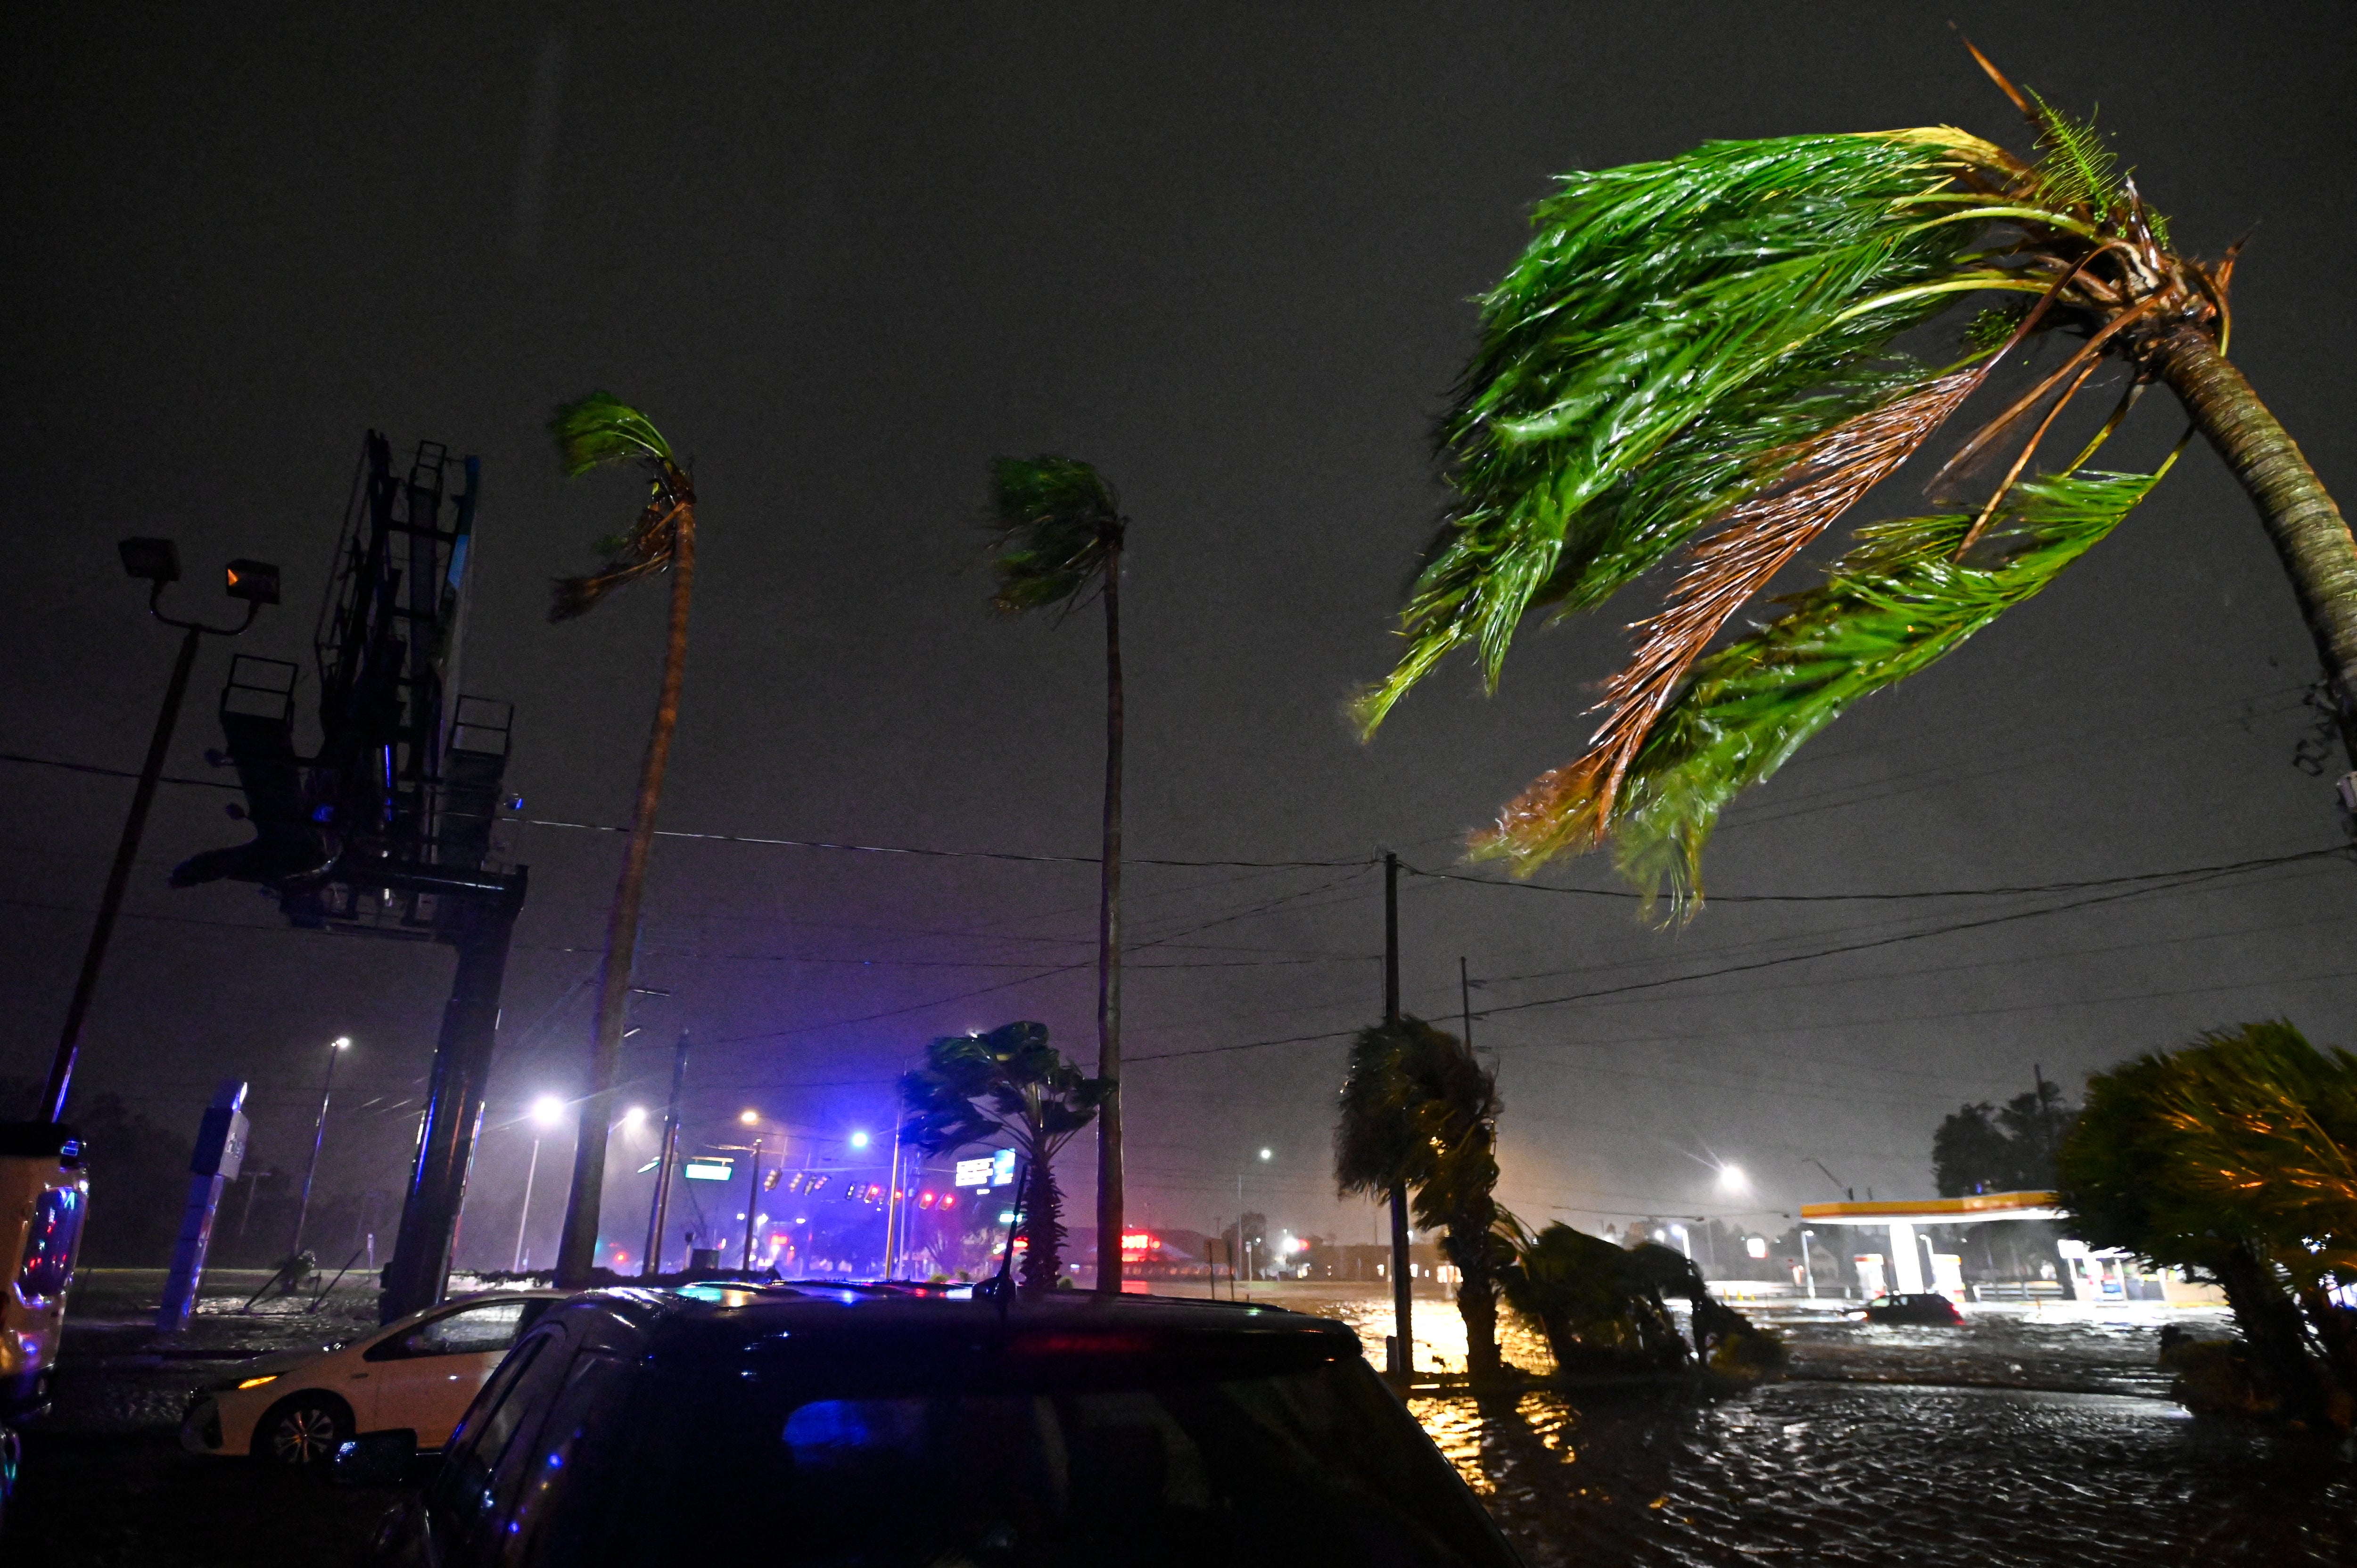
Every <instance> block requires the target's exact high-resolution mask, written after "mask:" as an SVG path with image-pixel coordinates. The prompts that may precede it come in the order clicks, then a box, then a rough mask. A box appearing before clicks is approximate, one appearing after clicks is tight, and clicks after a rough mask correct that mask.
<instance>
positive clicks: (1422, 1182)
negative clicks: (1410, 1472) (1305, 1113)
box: [1334, 1018, 1513, 1379]
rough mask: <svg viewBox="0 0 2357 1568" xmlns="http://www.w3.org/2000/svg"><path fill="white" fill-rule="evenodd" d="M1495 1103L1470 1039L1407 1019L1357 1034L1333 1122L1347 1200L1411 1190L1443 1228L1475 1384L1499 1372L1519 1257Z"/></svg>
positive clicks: (1418, 1208)
mask: <svg viewBox="0 0 2357 1568" xmlns="http://www.w3.org/2000/svg"><path fill="white" fill-rule="evenodd" d="M1499 1109H1500V1107H1499V1102H1498V1078H1497V1075H1496V1074H1495V1073H1493V1072H1491V1070H1490V1069H1487V1068H1485V1067H1483V1066H1482V1065H1481V1063H1480V1058H1477V1057H1475V1056H1474V1054H1473V1052H1472V1050H1471V1049H1470V1048H1469V1047H1467V1045H1466V1044H1465V1042H1464V1041H1462V1040H1460V1039H1458V1037H1457V1036H1454V1035H1451V1034H1448V1033H1445V1032H1444V1031H1442V1030H1439V1029H1436V1028H1434V1027H1433V1026H1431V1025H1429V1024H1427V1023H1426V1022H1424V1021H1423V1020H1422V1019H1420V1018H1402V1019H1401V1020H1399V1022H1397V1023H1395V1024H1384V1025H1380V1026H1376V1027H1373V1028H1369V1029H1362V1030H1361V1031H1360V1032H1359V1036H1358V1038H1357V1039H1356V1040H1355V1041H1354V1042H1352V1044H1351V1066H1350V1070H1349V1072H1348V1074H1347V1075H1346V1076H1345V1078H1344V1079H1343V1082H1342V1091H1341V1106H1340V1114H1339V1116H1338V1117H1337V1118H1336V1121H1335V1124H1334V1182H1335V1186H1336V1187H1337V1188H1338V1189H1339V1190H1340V1192H1341V1194H1342V1196H1344V1197H1351V1196H1353V1195H1367V1194H1381V1195H1383V1196H1385V1197H1394V1195H1397V1194H1400V1193H1403V1192H1408V1191H1413V1193H1414V1195H1415V1219H1416V1223H1417V1224H1418V1225H1420V1226H1422V1227H1423V1228H1424V1229H1426V1230H1438V1231H1440V1232H1441V1243H1440V1246H1441V1251H1442V1252H1443V1253H1445V1254H1446V1255H1447V1257H1448V1261H1449V1262H1451V1263H1453V1264H1455V1265H1456V1266H1457V1270H1458V1287H1457V1310H1458V1315H1459V1316H1462V1317H1463V1318H1464V1319H1465V1344H1466V1354H1465V1363H1466V1371H1467V1372H1468V1374H1469V1375H1470V1376H1472V1377H1474V1378H1477V1379H1486V1378H1491V1377H1494V1376H1495V1375H1496V1374H1497V1372H1498V1371H1499V1369H1500V1362H1499V1357H1498V1282H1499V1274H1500V1272H1501V1270H1502V1269H1503V1268H1504V1267H1505V1265H1506V1264H1507V1262H1509V1261H1510V1260H1511V1258H1512V1247H1511V1246H1510V1244H1509V1241H1508V1236H1509V1234H1510V1233H1511V1232H1512V1228H1513V1223H1512V1217H1511V1216H1509V1215H1507V1214H1506V1213H1505V1211H1504V1210H1503V1209H1501V1208H1499V1207H1498V1203H1497V1198H1496V1196H1495V1195H1496V1191H1497V1186H1498V1154H1497V1143H1498V1112H1499ZM1394 1200H1395V1201H1396V1199H1395V1198H1394Z"/></svg>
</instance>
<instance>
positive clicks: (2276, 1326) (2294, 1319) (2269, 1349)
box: [2210, 1241, 2324, 1423]
mask: <svg viewBox="0 0 2357 1568" xmlns="http://www.w3.org/2000/svg"><path fill="white" fill-rule="evenodd" d="M2210 1272H2211V1273H2213V1274H2215V1275H2216V1276H2217V1277H2218V1284H2219V1288H2220V1289H2222V1290H2223V1291H2224V1292H2225V1293H2226V1305H2227V1306H2228V1308H2229V1309H2230V1310H2231V1311H2232V1312H2233V1315H2234V1326H2235V1328H2236V1329H2237V1330H2239V1331H2240V1332H2241V1334H2242V1336H2243V1348H2244V1350H2246V1351H2247V1352H2248V1353H2249V1355H2250V1358H2251V1371H2252V1373H2253V1374H2254V1376H2255V1378H2256V1379H2257V1380H2258V1383H2259V1386H2260V1388H2261V1389H2262V1390H2264V1391H2266V1392H2267V1393H2270V1394H2273V1395H2274V1396H2275V1397H2276V1399H2277V1400H2279V1401H2281V1402H2282V1404H2281V1407H2280V1409H2281V1412H2282V1414H2283V1415H2284V1416H2285V1417H2287V1418H2288V1419H2290V1420H2293V1421H2304V1422H2310V1423H2313V1422H2315V1421H2317V1420H2319V1419H2320V1418H2321V1417H2322V1415H2323V1414H2324V1401H2323V1398H2322V1393H2323V1391H2322V1390H2321V1389H2320V1388H2319V1387H2318V1379H2317V1375H2316V1370H2317V1369H2316V1366H2315V1364H2314V1363H2313V1362H2312V1361H2310V1360H2309V1355H2308V1344H2307V1339H2306V1337H2305V1336H2304V1335H2303V1334H2302V1333H2301V1331H2300V1321H2299V1309H2298V1307H2297V1306H2295V1305H2293V1303H2292V1299H2291V1297H2290V1295H2289V1294H2287V1293H2286V1292H2285V1290H2284V1287H2283V1286H2282V1285H2280V1284H2278V1283H2276V1277H2275V1272H2274V1270H2273V1269H2271V1268H2270V1267H2269V1266H2268V1265H2267V1264H2266V1262H2264V1261H2262V1260H2261V1259H2260V1258H2259V1257H2257V1256H2256V1255H2255V1253H2254V1252H2253V1251H2251V1249H2250V1248H2248V1247H2246V1246H2244V1244H2243V1243H2242V1242H2240V1241H2237V1242H2235V1243H2234V1244H2233V1247H2232V1248H2231V1249H2229V1250H2228V1251H2227V1252H2226V1253H2225V1255H2224V1256H2223V1257H2222V1258H2221V1259H2219V1261H2218V1262H2215V1263H2212V1265H2211V1267H2210Z"/></svg>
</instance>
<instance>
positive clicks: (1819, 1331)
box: [1282, 1286, 2357, 1568]
mask: <svg viewBox="0 0 2357 1568" xmlns="http://www.w3.org/2000/svg"><path fill="white" fill-rule="evenodd" d="M1282 1305H1286V1306H1290V1307H1294V1308H1295V1309H1297V1310H1304V1311H1314V1312H1318V1313H1320V1314H1321V1315H1323V1316H1334V1317H1339V1318H1341V1319H1342V1320H1344V1321H1346V1322H1349V1323H1351V1325H1352V1326H1354V1327H1356V1328H1357V1329H1358V1330H1359V1332H1360V1334H1361V1337H1362V1339H1364V1340H1365V1341H1366V1342H1367V1344H1368V1346H1369V1351H1370V1354H1371V1356H1376V1357H1380V1355H1381V1351H1382V1344H1383V1336H1384V1335H1386V1334H1388V1333H1389V1332H1390V1331H1391V1312H1390V1306H1389V1303H1388V1302H1387V1301H1383V1300H1376V1299H1372V1293H1363V1294H1361V1293H1358V1292H1353V1293H1351V1294H1349V1295H1343V1294H1340V1293H1334V1292H1330V1291H1329V1292H1328V1293H1325V1294H1323V1295H1322V1296H1313V1295H1312V1294H1311V1293H1310V1291H1309V1288H1308V1287H1307V1286H1297V1287H1289V1288H1288V1289H1287V1290H1286V1292H1285V1293H1284V1296H1283V1301H1282ZM2156 1325H2157V1320H2156V1322H2130V1323H2123V1322H2100V1321H2087V1320H2083V1319H2081V1320H2075V1321H2074V1320H2069V1319H2063V1320H2033V1319H2024V1318H2022V1317H2019V1316H1994V1315H1992V1316H1984V1317H1979V1318H1976V1319H1975V1321H1974V1322H1973V1323H1971V1324H1970V1325H1969V1326H1967V1327H1966V1328H1964V1329H1962V1330H1942V1329H1923V1328H1888V1327H1876V1326H1867V1325H1864V1324H1852V1323H1846V1322H1843V1321H1840V1320H1838V1319H1833V1318H1821V1319H1817V1320H1813V1321H1810V1322H1806V1323H1800V1324H1791V1325H1787V1326H1786V1333H1787V1336H1788V1339H1789V1341H1790V1343H1791V1345H1792V1351H1793V1371H1794V1374H1795V1375H1794V1378H1793V1380H1791V1381H1786V1382H1781V1383H1771V1384H1768V1385H1765V1386H1763V1387H1761V1388H1759V1389H1757V1390H1754V1391H1750V1392H1749V1393H1745V1394H1741V1395H1738V1396H1733V1397H1728V1398H1724V1399H1719V1400H1716V1401H1713V1400H1706V1399H1699V1398H1694V1397H1688V1396H1683V1395H1671V1394H1663V1393H1660V1392H1653V1393H1638V1392H1620V1393H1617V1394H1609V1395H1608V1394H1601V1393H1597V1392H1593V1391H1582V1392H1578V1393H1574V1394H1568V1395H1567V1394H1566V1393H1562V1392H1558V1391H1554V1390H1549V1389H1525V1390H1519V1391H1510V1392H1506V1393H1501V1394H1499V1395H1495V1396H1489V1397H1480V1398H1476V1397H1473V1396H1469V1395H1448V1396H1435V1395H1428V1394H1419V1395H1417V1396H1415V1397H1414V1398H1412V1399H1411V1400H1410V1401H1409V1409H1410V1410H1411V1411H1412V1412H1414V1414H1415V1417H1416V1419H1417V1420H1418V1421H1419V1422H1420V1423H1423V1425H1424V1428H1425V1430H1426V1432H1428V1433H1429V1434H1431V1435H1432V1438H1433V1441H1434V1442H1435V1443H1437V1444H1438V1445H1439V1447H1440V1450H1441V1452H1442V1453H1443V1454H1445V1455H1448V1458H1449V1460H1450V1461H1451V1462H1452V1463H1453V1464H1455V1465H1456V1466H1457V1467H1458V1472H1459V1473H1460V1474H1462V1475H1463V1476H1464V1477H1465V1478H1466V1480H1467V1482H1468V1483H1469V1484H1470V1485H1471V1486H1472V1487H1473V1488H1474V1489H1475V1490H1476V1491H1477V1492H1479V1493H1480V1495H1481V1497H1482V1499H1483V1501H1484V1502H1485V1503H1486V1504H1487V1505H1488V1506H1489V1508H1490V1509H1491V1513H1492V1514H1494V1515H1495V1516H1496V1517H1497V1519H1498V1520H1499V1522H1500V1524H1501V1526H1502V1527H1503V1528H1504V1529H1505V1530H1506V1531H1507V1533H1508V1534H1509V1535H1510V1536H1512V1538H1513V1540H1514V1541H1515V1543H1516V1545H1517V1546H1518V1547H1519V1548H1520V1549H1521V1551H1522V1552H1523V1555H1524V1557H1525V1558H1527V1559H1528V1560H1529V1561H1530V1563H1533V1564H1534V1568H1542V1565H1550V1564H1556V1563H1561V1564H1566V1565H1570V1564H1581V1565H1587V1564H1614V1563H1631V1564H1676V1565H1681V1568H1687V1565H1700V1564H1718V1563H1757V1562H1760V1561H1762V1560H1766V1561H1770V1562H1784V1563H1906V1564H1910V1568H1912V1565H1916V1564H1921V1565H1924V1568H1947V1565H1950V1564H1954V1565H1956V1568H1964V1565H1965V1564H1971V1565H1972V1568H1983V1565H1986V1564H1990V1563H2004V1564H2015V1563H2020V1564H2032V1563H2055V1564H2069V1565H2070V1568H2084V1565H2089V1564H2108V1563H2118V1564H2123V1565H2126V1564H2135V1565H2136V1568H2151V1565H2153V1564H2158V1563H2195V1562H2198V1563H2205V1564H2207V1563H2265V1564H2269V1565H2271V1568H2272V1565H2274V1564H2287V1563H2343V1564H2345V1563H2352V1562H2357V1449H2352V1448H2350V1447H2347V1446H2342V1447H2341V1448H2339V1449H2337V1450H2336V1449H2335V1448H2334V1447H2333V1446H2332V1445H2330V1444H2323V1443H2319V1442H2316V1441H2313V1440H2308V1439H2302V1438H2298V1437H2286V1436H2281V1435H2277V1434H2270V1433H2266V1432H2262V1431H2258V1430H2255V1429H2251V1428H2245V1427H2237V1426H2222V1425H2215V1424H2212V1423H2206V1422H2201V1423H2197V1422H2194V1421H2192V1420H2190V1418H2189V1417H2188V1416H2187V1415H2186V1414H2185V1412H2183V1410H2181V1409H2180V1408H2179V1406H2177V1405H2176V1404H2175V1403H2173V1402H2169V1400H2168V1399H2166V1398H2165V1397H2162V1396H2164V1395H2165V1393H2166V1390H2167V1380H2166V1378H2165V1377H2163V1376H2162V1375H2161V1374H2160V1373H2159V1371H2158V1369H2157V1368H2156V1367H2155V1365H2154V1354H2155V1350H2156V1332H2157V1328H2156ZM2195 1326H2196V1327H2197V1331H2200V1332H2205V1333H2220V1332H2222V1331H2223V1325H2222V1322H2219V1321H2216V1320H2211V1321H2206V1322H2201V1323H2199V1324H2196V1325H2195ZM1415 1329H1416V1339H1417V1343H1418V1346H1419V1357H1418V1360H1419V1364H1420V1365H1421V1366H1424V1367H1426V1368H1429V1367H1431V1366H1433V1365H1434V1364H1435V1363H1434V1360H1433V1353H1435V1352H1437V1354H1438V1356H1439V1357H1440V1358H1442V1364H1444V1365H1447V1366H1448V1367H1450V1368H1451V1369H1454V1368H1456V1367H1461V1366H1462V1364H1463V1356H1464V1333H1463V1327H1462V1325H1461V1324H1460V1323H1459V1322H1458V1319H1457V1316H1456V1314H1455V1312H1454V1310H1453V1309H1452V1308H1451V1307H1450V1306H1449V1305H1448V1304H1447V1303H1444V1302H1440V1301H1426V1300H1424V1299H1421V1298H1419V1299H1418V1300H1417V1302H1416V1304H1415ZM1534 1351H1535V1357H1534V1354H1533V1352H1534ZM1508 1355H1509V1359H1512V1360H1514V1361H1516V1362H1518V1363H1521V1364H1523V1365H1525V1366H1532V1365H1533V1364H1534V1360H1535V1359H1541V1358H1544V1348H1543V1347H1538V1346H1535V1345H1534V1344H1533V1343H1532V1342H1530V1341H1529V1340H1527V1339H1525V1338H1520V1337H1510V1338H1509V1340H1508Z"/></svg>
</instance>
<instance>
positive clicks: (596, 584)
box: [548, 392, 695, 621]
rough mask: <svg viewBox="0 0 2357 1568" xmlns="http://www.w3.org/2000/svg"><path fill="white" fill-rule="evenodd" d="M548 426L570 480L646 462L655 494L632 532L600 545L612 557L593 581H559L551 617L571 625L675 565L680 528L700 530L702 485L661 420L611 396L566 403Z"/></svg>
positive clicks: (599, 394)
mask: <svg viewBox="0 0 2357 1568" xmlns="http://www.w3.org/2000/svg"><path fill="white" fill-rule="evenodd" d="M548 428H549V433H550V434H551V435H554V436H555V437H556V451H557V461H558V462H559V463H560V464H561V465H562V466H563V467H564V469H565V477H566V478H580V477H581V476H582V475H584V474H587V473H588V472H590V471H591V470H592V469H595V468H601V467H608V466H610V465H612V464H617V463H634V462H635V463H643V464H644V465H646V467H647V469H648V471H649V488H650V490H651V495H650V497H649V499H648V501H647V504H646V506H645V508H644V509H643V510H640V513H639V516H638V520H637V521H635V522H633V523H632V524H631V525H630V529H629V530H628V531H627V532H622V533H619V534H617V535H614V536H612V537H610V538H607V539H602V540H599V541H598V548H599V549H601V550H603V551H604V552H605V553H606V556H607V559H606V562H605V564H603V565H601V566H600V567H598V569H597V571H595V572H592V573H589V574H588V575H585V576H579V577H560V578H558V579H556V581H555V583H554V592H553V595H552V596H551V599H550V603H549V609H548V618H549V619H550V620H552V621H566V620H572V619H574V618H576V617H578V616H584V615H587V614H588V613H589V611H590V610H591V609H593V608H595V607H597V602H598V601H599V600H600V599H602V598H604V597H605V596H607V595H608V594H609V593H612V592H613V591H614V590H615V589H616V588H619V587H620V586H621V585H623V584H625V583H629V582H633V581H635V580H636V579H638V578H640V577H644V576H649V575H652V574H654V573H657V572H661V571H662V570H664V569H665V568H666V567H668V566H669V565H670V564H671V562H672V553H673V548H674V546H675V544H676V542H677V538H678V530H679V528H680V527H681V525H682V524H683V523H685V524H686V525H688V526H691V527H692V526H693V525H694V510H695V485H694V480H692V479H691V478H689V477H688V475H687V473H686V471H685V470H684V469H683V468H682V467H680V465H679V463H678V461H677V459H675V458H674V457H673V456H672V449H671V443H670V442H668V441H666V440H665V439H663V435H662V431H660V430H657V429H656V428H655V426H654V422H653V421H651V420H650V419H649V418H648V417H647V416H646V415H645V414H643V413H640V412H639V411H638V410H637V409H635V408H632V407H630V404H628V403H623V402H622V401H620V400H619V398H616V397H615V396H614V395H613V394H612V393H611V392H591V393H590V394H589V395H588V396H587V397H585V398H583V399H581V400H580V401H579V402H577V403H566V404H565V405H564V406H563V407H561V408H559V409H558V410H557V411H556V417H555V418H554V419H552V420H551V421H549V426H548Z"/></svg>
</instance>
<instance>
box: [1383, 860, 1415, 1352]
mask: <svg viewBox="0 0 2357 1568" xmlns="http://www.w3.org/2000/svg"><path fill="white" fill-rule="evenodd" d="M1399 971H1400V940H1399V856H1398V855H1397V854H1393V853H1392V852H1391V851H1389V850H1386V851H1384V852H1383V1023H1384V1024H1385V1025H1386V1026H1397V1025H1398V1023H1399V1021H1400V972H1399ZM1409 1267H1410V1264H1409V1262H1408V1227H1407V1188H1406V1187H1405V1185H1403V1186H1400V1187H1394V1188H1392V1323H1393V1326H1394V1330H1395V1332H1394V1335H1393V1336H1392V1343H1391V1347H1390V1349H1391V1354H1390V1355H1389V1356H1388V1357H1386V1358H1385V1361H1386V1365H1385V1367H1384V1370H1385V1371H1387V1372H1389V1373H1390V1374H1391V1375H1392V1376H1393V1377H1394V1378H1396V1379H1398V1380H1401V1381H1402V1382H1405V1381H1406V1380H1408V1379H1409V1378H1411V1377H1413V1376H1415V1318H1414V1314H1415V1303H1414V1301H1413V1299H1412V1297H1411V1293H1410V1291H1409V1288H1408V1286H1409V1277H1408V1269H1409Z"/></svg>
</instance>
